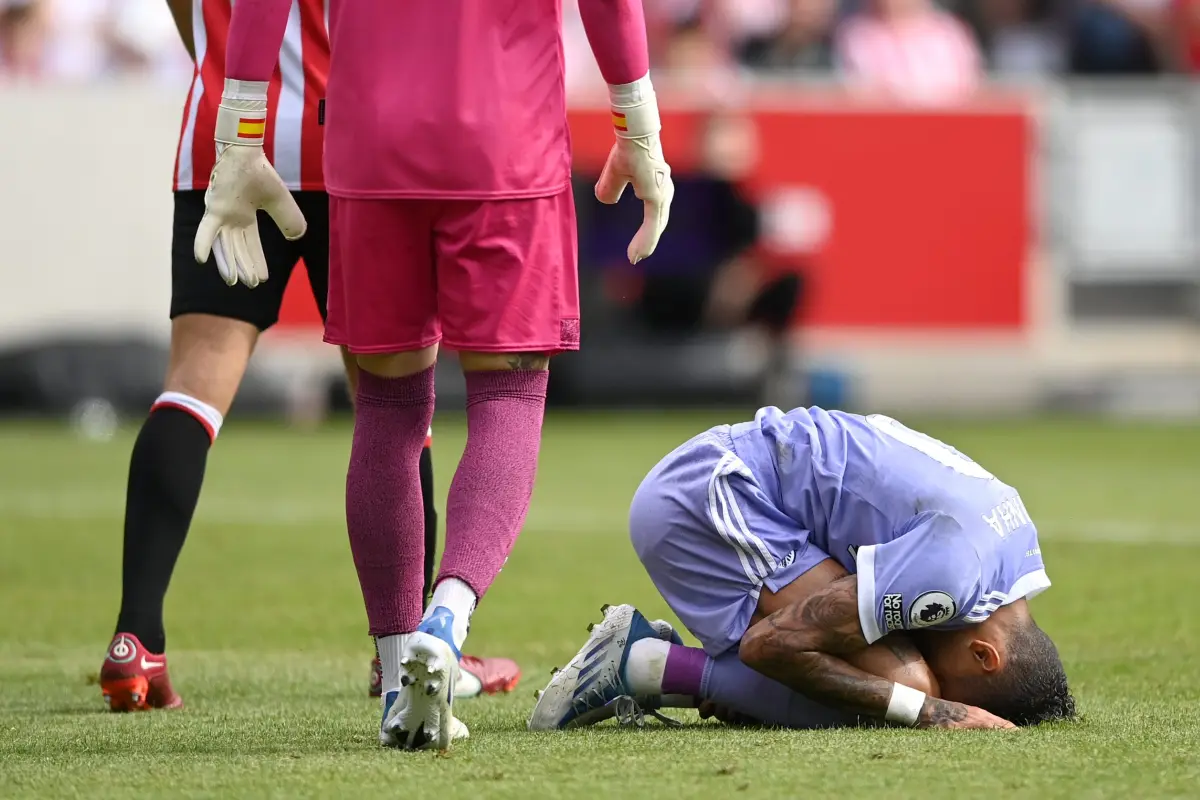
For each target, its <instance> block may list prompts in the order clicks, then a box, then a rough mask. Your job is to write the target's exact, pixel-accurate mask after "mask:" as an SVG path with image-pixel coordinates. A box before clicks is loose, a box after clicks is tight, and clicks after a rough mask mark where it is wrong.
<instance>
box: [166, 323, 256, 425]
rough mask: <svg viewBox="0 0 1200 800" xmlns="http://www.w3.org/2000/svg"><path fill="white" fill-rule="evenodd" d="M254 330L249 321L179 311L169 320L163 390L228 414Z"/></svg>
mask: <svg viewBox="0 0 1200 800" xmlns="http://www.w3.org/2000/svg"><path fill="white" fill-rule="evenodd" d="M258 333H259V332H258V328H256V327H255V326H254V325H252V324H250V323H249V322H243V321H241V320H236V319H228V318H226V317H217V316H213V315H211V314H183V315H181V316H178V317H176V318H175V319H173V320H171V355H170V359H169V361H168V363H167V377H166V380H165V381H164V382H163V389H164V391H168V392H178V393H180V394H184V395H187V396H188V397H192V398H195V399H196V400H199V401H200V402H202V403H205V404H207V405H209V406H212V407H213V408H215V409H216V410H217V411H218V412H219V413H220V414H221V415H222V416H224V415H225V414H228V413H229V407H230V405H232V404H233V398H234V396H235V395H236V394H237V390H238V386H239V385H240V384H241V382H242V376H244V375H245V374H246V364H248V363H249V361H250V354H251V353H253V352H254V346H255V344H256V343H257V342H258Z"/></svg>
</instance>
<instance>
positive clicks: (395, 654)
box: [375, 633, 410, 697]
mask: <svg viewBox="0 0 1200 800" xmlns="http://www.w3.org/2000/svg"><path fill="white" fill-rule="evenodd" d="M409 635H410V634H407V633H398V634H396V635H394V636H377V637H375V646H376V647H377V648H378V649H379V667H380V671H381V672H382V673H383V694H384V696H385V697H386V696H387V693H388V692H398V691H400V659H401V658H403V657H404V647H405V645H407V644H408V637H409Z"/></svg>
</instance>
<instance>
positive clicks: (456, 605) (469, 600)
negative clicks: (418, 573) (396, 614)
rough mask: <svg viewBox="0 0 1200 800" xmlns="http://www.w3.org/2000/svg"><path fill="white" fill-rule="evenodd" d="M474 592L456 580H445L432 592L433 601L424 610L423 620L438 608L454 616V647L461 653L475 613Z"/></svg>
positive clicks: (475, 598)
mask: <svg viewBox="0 0 1200 800" xmlns="http://www.w3.org/2000/svg"><path fill="white" fill-rule="evenodd" d="M478 599H479V598H477V597H476V596H475V591H474V590H473V589H472V588H471V587H470V586H468V585H467V584H466V582H464V581H461V580H459V579H458V578H446V579H445V580H443V581H440V582H439V583H438V585H437V586H436V587H434V590H433V600H431V601H430V602H429V607H428V608H426V609H425V619H428V618H429V615H430V614H431V613H432V612H433V610H434V609H435V608H437V607H438V606H445V607H446V608H448V609H450V611H451V613H453V614H454V628H453V634H454V646H455V647H457V648H458V651H459V652H460V653H461V652H462V647H463V643H464V642H466V641H467V632H468V631H469V630H470V629H471V615H472V614H473V613H475V602H476V601H477V600H478Z"/></svg>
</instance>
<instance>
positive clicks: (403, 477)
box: [346, 367, 434, 636]
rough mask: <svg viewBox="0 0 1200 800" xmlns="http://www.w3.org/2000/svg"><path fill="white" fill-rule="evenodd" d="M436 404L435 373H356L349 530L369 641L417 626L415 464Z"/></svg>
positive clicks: (420, 568) (421, 541)
mask: <svg viewBox="0 0 1200 800" xmlns="http://www.w3.org/2000/svg"><path fill="white" fill-rule="evenodd" d="M433 399H434V393H433V367H430V368H429V369H427V370H425V371H424V372H419V373H417V374H416V375H410V376H408V377H405V378H380V377H378V376H376V375H371V374H370V373H367V372H362V373H360V374H359V379H358V395H357V397H356V402H355V413H354V441H353V444H352V445H351V448H350V468H349V470H348V471H347V473H346V529H347V531H348V532H349V534H350V552H351V553H352V554H353V556H354V567H355V569H356V570H358V583H359V585H360V586H361V587H362V593H363V601H364V602H365V603H366V606H367V620H368V622H369V623H370V626H371V630H370V633H371V635H372V636H390V635H392V634H396V633H410V632H412V631H414V630H416V629H417V624H418V623H420V621H421V613H422V600H423V598H422V586H423V585H424V566H425V532H424V525H425V509H424V503H423V501H422V499H421V474H420V458H421V449H422V448H423V447H424V446H425V435H426V433H427V431H428V429H429V423H430V421H431V420H432V419H433Z"/></svg>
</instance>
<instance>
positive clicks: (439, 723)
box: [379, 630, 470, 750]
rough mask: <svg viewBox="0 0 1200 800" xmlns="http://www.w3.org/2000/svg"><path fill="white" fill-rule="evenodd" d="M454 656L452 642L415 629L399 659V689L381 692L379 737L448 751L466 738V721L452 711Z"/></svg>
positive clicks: (394, 743)
mask: <svg viewBox="0 0 1200 800" xmlns="http://www.w3.org/2000/svg"><path fill="white" fill-rule="evenodd" d="M458 669H459V667H458V658H457V657H456V655H455V653H454V649H453V647H452V645H450V644H448V643H447V642H446V641H444V640H443V639H441V638H440V637H438V636H435V635H432V634H430V633H426V632H424V631H421V630H417V632H416V633H414V634H412V635H411V636H410V637H409V639H408V642H407V643H406V645H405V647H404V655H403V657H402V658H401V659H400V684H401V689H400V691H398V692H396V691H393V692H388V693H387V695H386V696H385V697H384V700H383V706H384V713H383V724H382V725H381V726H380V732H379V741H380V742H381V743H382V744H383V745H385V746H389V747H401V748H405V749H409V750H419V749H436V750H449V749H450V745H451V744H452V743H453V742H455V741H458V740H461V739H467V738H469V737H470V731H469V730H468V729H467V726H466V725H464V724H463V723H462V721H460V720H459V719H457V718H456V717H455V716H454V711H453V702H454V688H455V683H456V682H457V681H458Z"/></svg>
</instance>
